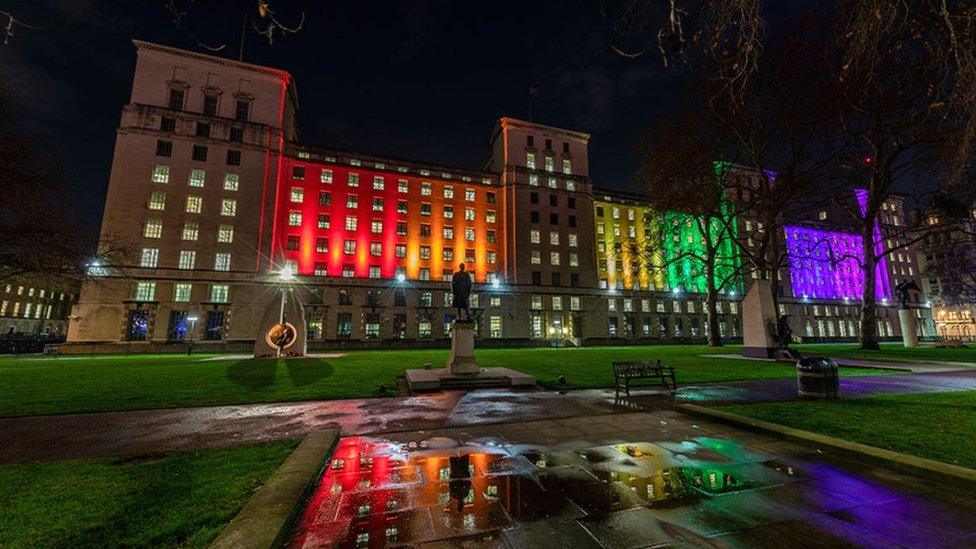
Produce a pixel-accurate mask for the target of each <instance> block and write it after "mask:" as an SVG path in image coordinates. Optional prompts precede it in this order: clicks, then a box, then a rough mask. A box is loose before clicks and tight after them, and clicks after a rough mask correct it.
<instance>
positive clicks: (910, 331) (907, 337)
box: [898, 309, 918, 347]
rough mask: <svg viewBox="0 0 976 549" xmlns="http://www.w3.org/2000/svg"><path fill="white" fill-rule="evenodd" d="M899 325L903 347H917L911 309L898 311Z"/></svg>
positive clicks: (913, 317)
mask: <svg viewBox="0 0 976 549" xmlns="http://www.w3.org/2000/svg"><path fill="white" fill-rule="evenodd" d="M898 321H899V323H900V324H901V339H902V341H904V342H905V347H918V333H917V332H916V331H915V315H914V314H913V311H912V310H911V309H898Z"/></svg>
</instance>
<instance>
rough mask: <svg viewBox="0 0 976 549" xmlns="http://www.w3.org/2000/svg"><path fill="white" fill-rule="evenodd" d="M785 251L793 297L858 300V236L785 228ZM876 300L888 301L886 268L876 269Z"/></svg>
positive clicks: (861, 280)
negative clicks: (787, 256) (788, 263)
mask: <svg viewBox="0 0 976 549" xmlns="http://www.w3.org/2000/svg"><path fill="white" fill-rule="evenodd" d="M783 229H784V231H785V232H786V249H787V253H788V254H789V258H790V281H791V284H792V286H793V296H794V297H809V298H813V299H850V300H858V299H860V298H861V295H862V293H863V292H864V277H863V276H862V275H861V267H860V265H861V260H862V257H863V254H862V252H861V237H860V235H856V234H851V233H845V232H840V231H828V230H825V229H817V228H813V227H800V226H795V225H787V226H786V227H784V228H783ZM877 276H878V285H877V288H876V291H875V295H876V296H877V298H878V299H883V298H890V297H891V288H890V286H889V285H888V283H887V280H888V274H887V269H886V266H885V265H884V264H882V263H879V264H878V266H877Z"/></svg>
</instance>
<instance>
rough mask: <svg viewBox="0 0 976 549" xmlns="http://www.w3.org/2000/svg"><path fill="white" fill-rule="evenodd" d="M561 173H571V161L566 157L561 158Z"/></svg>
mask: <svg viewBox="0 0 976 549" xmlns="http://www.w3.org/2000/svg"><path fill="white" fill-rule="evenodd" d="M563 173H564V174H566V175H572V173H573V161H572V160H570V159H568V158H563Z"/></svg>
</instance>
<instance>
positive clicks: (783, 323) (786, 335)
mask: <svg viewBox="0 0 976 549" xmlns="http://www.w3.org/2000/svg"><path fill="white" fill-rule="evenodd" d="M776 342H777V343H778V344H779V348H780V349H782V350H784V351H785V350H787V349H789V347H790V343H792V342H793V328H791V327H790V317H789V315H780V317H779V320H777V321H776Z"/></svg>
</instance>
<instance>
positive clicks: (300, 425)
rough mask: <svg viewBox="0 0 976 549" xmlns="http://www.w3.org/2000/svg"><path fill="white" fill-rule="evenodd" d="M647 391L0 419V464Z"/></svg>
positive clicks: (528, 412) (863, 384)
mask: <svg viewBox="0 0 976 549" xmlns="http://www.w3.org/2000/svg"><path fill="white" fill-rule="evenodd" d="M960 390H976V369H969V370H966V371H957V372H945V373H933V374H904V375H890V376H884V375H883V376H853V377H847V378H843V379H842V380H841V393H842V395H844V396H845V397H855V396H867V395H872V394H894V393H911V392H941V391H960ZM795 398H796V385H795V381H793V380H791V379H785V380H762V381H747V382H738V383H720V384H709V385H695V386H686V387H682V388H681V389H680V390H679V392H678V395H677V400H678V401H679V402H694V403H699V404H701V403H710V404H711V403H714V404H722V403H735V402H745V401H757V402H770V401H783V400H792V399H795ZM671 405H672V402H671V400H670V399H669V398H667V397H666V396H664V395H662V394H661V393H660V392H659V391H655V390H640V391H634V393H633V397H632V398H627V399H619V400H618V399H616V398H615V397H614V393H613V391H612V390H607V389H595V390H580V391H571V392H567V393H560V392H556V391H515V390H509V389H495V390H479V391H471V392H468V393H464V392H462V391H444V392H440V393H435V394H430V395H418V396H409V397H395V398H370V399H350V400H333V401H321V402H294V403H276V404H248V405H240V406H214V407H201V408H178V409H168V410H142V411H134V412H108V413H98V414H74V415H60V416H36V417H23V418H7V419H0V464H3V463H16V462H26V461H49V460H61V459H73V458H87V457H102V456H109V455H116V454H128V453H147V452H165V451H173V450H181V449H192V448H209V447H221V446H231V445H238V444H248V443H259V442H266V441H270V440H279V439H284V438H292V437H298V436H301V435H304V434H306V433H308V432H310V431H312V430H315V429H322V428H330V427H331V428H334V427H339V428H340V429H341V430H342V432H343V433H346V434H349V433H355V434H362V435H365V434H382V433H394V432H416V431H419V432H426V431H430V430H433V429H438V428H446V427H453V426H459V425H486V424H501V423H512V422H520V421H533V420H541V419H553V418H571V417H594V416H605V415H610V414H621V413H628V412H633V411H647V410H655V409H658V410H659V409H667V408H670V407H671Z"/></svg>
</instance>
